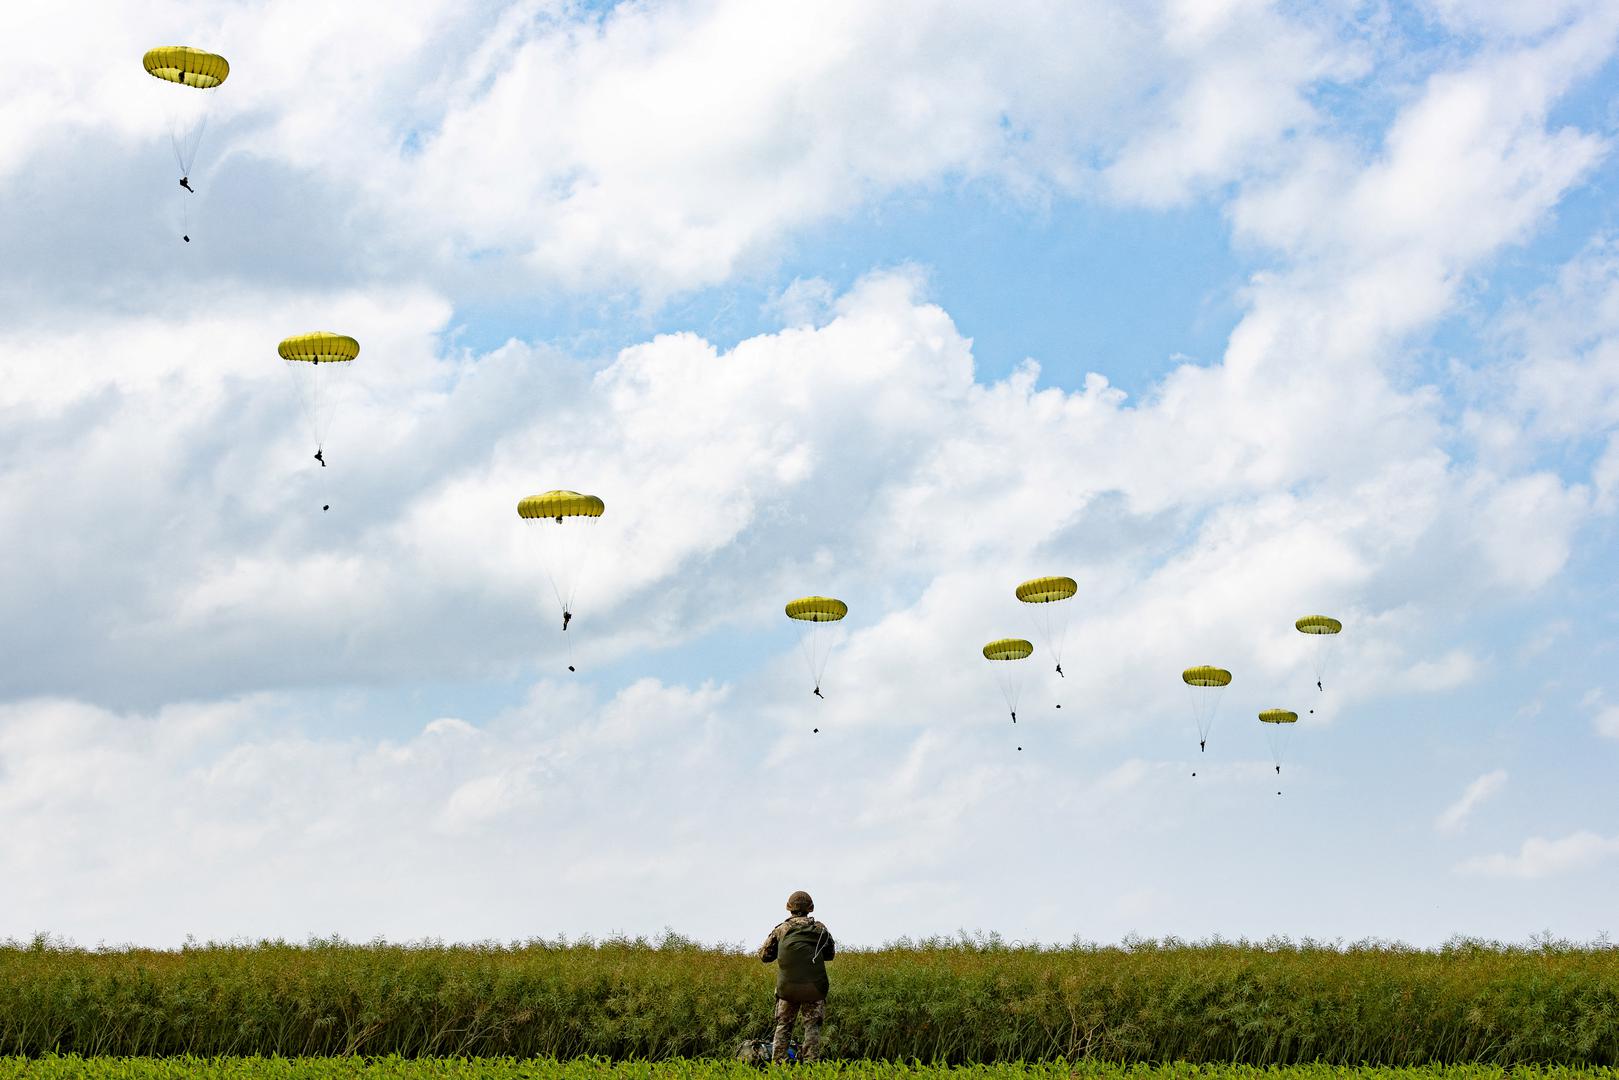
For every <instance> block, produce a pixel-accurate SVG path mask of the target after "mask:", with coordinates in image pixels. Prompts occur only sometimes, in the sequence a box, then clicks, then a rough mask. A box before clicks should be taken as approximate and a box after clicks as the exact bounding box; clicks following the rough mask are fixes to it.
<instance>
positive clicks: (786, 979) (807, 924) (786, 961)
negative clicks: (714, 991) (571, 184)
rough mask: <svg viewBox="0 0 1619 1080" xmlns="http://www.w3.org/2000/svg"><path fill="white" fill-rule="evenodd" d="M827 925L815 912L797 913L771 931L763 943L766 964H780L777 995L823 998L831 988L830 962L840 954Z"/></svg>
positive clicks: (803, 999) (797, 998)
mask: <svg viewBox="0 0 1619 1080" xmlns="http://www.w3.org/2000/svg"><path fill="white" fill-rule="evenodd" d="M837 948H838V947H837V943H836V942H835V941H833V940H832V932H831V931H830V930H828V929H827V928H826V924H825V923H822V922H817V921H816V920H815V917H814V916H812V915H793V916H791V917H789V918H787V919H785V920H784V921H782V922H781V923H778V924H777V926H776V928H775V929H774V930H772V931H770V936H769V937H767V938H765V943H764V944H763V945H761V946H759V960H760V961H761V962H762V963H766V964H768V963H770V962H772V961H775V963H776V996H777V997H778V998H781V999H782V1000H783V1001H798V1002H807V1001H821V1000H822V999H824V998H825V997H826V994H827V990H828V989H829V988H830V983H828V981H827V978H826V962H827V961H828V960H831V959H832V958H833V957H834V956H836V955H837Z"/></svg>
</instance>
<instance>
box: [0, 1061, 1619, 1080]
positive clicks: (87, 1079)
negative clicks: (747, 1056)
mask: <svg viewBox="0 0 1619 1080" xmlns="http://www.w3.org/2000/svg"><path fill="white" fill-rule="evenodd" d="M766 1071H767V1070H761V1069H759V1068H756V1067H754V1066H750V1065H742V1064H740V1063H736V1062H723V1061H686V1060H676V1061H665V1062H634V1061H624V1062H611V1061H607V1060H605V1059H600V1058H575V1059H573V1060H571V1061H557V1060H554V1059H544V1058H540V1059H528V1060H519V1059H514V1058H426V1059H414V1060H412V1059H407V1058H398V1057H392V1058H381V1059H370V1060H361V1059H357V1058H78V1057H53V1058H43V1059H34V1060H28V1059H24V1058H0V1080H13V1078H15V1080H24V1078H28V1080H67V1078H69V1077H72V1078H76V1080H182V1078H195V1080H339V1078H347V1077H355V1078H358V1080H368V1078H375V1080H385V1078H386V1080H523V1078H527V1077H555V1078H557V1080H756V1078H757V1077H759V1076H760V1075H762V1074H763V1073H765V1072H766ZM768 1072H770V1073H773V1074H775V1075H783V1076H792V1077H794V1078H795V1080H823V1078H824V1080H832V1078H834V1077H837V1078H841V1080H1174V1078H1179V1077H1185V1078H1187V1080H1192V1078H1200V1080H1260V1078H1264V1080H1334V1078H1337V1077H1362V1078H1366V1080H1494V1078H1496V1077H1514V1078H1526V1080H1527V1078H1530V1077H1539V1078H1543V1080H1574V1078H1575V1077H1608V1078H1612V1077H1619V1071H1615V1070H1613V1069H1601V1068H1596V1069H1581V1068H1570V1067H1567V1066H1552V1067H1549V1068H1540V1067H1537V1066H1525V1067H1520V1068H1516V1069H1510V1070H1509V1069H1507V1068H1504V1067H1501V1066H1489V1065H1453V1066H1434V1067H1430V1068H1411V1069H1398V1068H1380V1067H1376V1066H1367V1067H1353V1068H1343V1067H1339V1066H1332V1065H1299V1066H1283V1067H1281V1068H1280V1069H1277V1068H1260V1067H1257V1066H1252V1065H1187V1064H1175V1065H1109V1064H1102V1063H1098V1062H1082V1063H1079V1064H1074V1065H1070V1064H1067V1063H1063V1062H1049V1063H1045V1064H1038V1065H962V1066H949V1065H915V1064H913V1065H906V1064H899V1063H894V1062H871V1061H857V1062H847V1063H843V1062H839V1063H823V1064H819V1065H802V1066H794V1067H793V1068H792V1071H791V1072H790V1073H786V1072H782V1073H776V1072H775V1070H768Z"/></svg>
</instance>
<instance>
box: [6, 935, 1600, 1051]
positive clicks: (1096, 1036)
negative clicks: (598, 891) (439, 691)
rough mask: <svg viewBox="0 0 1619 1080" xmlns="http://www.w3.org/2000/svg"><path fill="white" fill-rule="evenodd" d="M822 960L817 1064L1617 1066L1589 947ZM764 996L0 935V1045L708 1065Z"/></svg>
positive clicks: (683, 953) (990, 950)
mask: <svg viewBox="0 0 1619 1080" xmlns="http://www.w3.org/2000/svg"><path fill="white" fill-rule="evenodd" d="M831 971H832V980H833V981H832V997H831V999H830V1002H829V1007H828V1022H827V1026H826V1029H825V1031H826V1036H825V1042H824V1044H823V1054H824V1056H826V1057H828V1058H836V1059H843V1060H846V1061H848V1060H862V1059H864V1060H888V1061H901V1062H903V1061H913V1060H919V1061H922V1062H932V1063H949V1064H958V1065H959V1064H989V1063H1002V1062H1013V1063H1016V1062H1055V1061H1058V1060H1062V1061H1068V1062H1073V1061H1087V1062H1095V1063H1138V1062H1146V1063H1151V1062H1191V1063H1199V1062H1207V1063H1222V1064H1226V1065H1231V1064H1243V1065H1254V1066H1268V1065H1294V1064H1309V1063H1320V1064H1328V1065H1339V1066H1344V1065H1362V1064H1366V1065H1388V1066H1427V1065H1430V1064H1434V1063H1441V1064H1484V1065H1503V1066H1504V1065H1514V1066H1516V1065H1524V1064H1540V1065H1559V1064H1562V1065H1582V1066H1593V1065H1600V1066H1612V1065H1615V1064H1619V950H1610V949H1607V948H1603V947H1576V946H1572V945H1567V944H1562V943H1555V942H1544V943H1540V944H1537V945H1533V946H1529V947H1508V946H1501V945H1492V944H1484V943H1478V942H1460V941H1459V942H1456V943H1453V944H1451V945H1449V946H1447V947H1445V948H1443V949H1440V950H1435V951H1421V950H1415V949H1410V948H1404V947H1399V946H1389V945H1383V944H1362V945H1353V946H1346V947H1341V948H1339V947H1330V946H1324V945H1318V944H1312V943H1303V944H1292V943H1288V942H1269V943H1265V944H1249V943H1219V942H1215V943H1203V944H1186V943H1179V942H1174V941H1170V942H1151V941H1135V942H1130V943H1128V944H1126V945H1124V946H1110V947H1100V946H1087V945H1074V946H1071V947H1065V948H1038V947H1025V946H1020V945H1012V944H1007V943H1004V942H1001V941H999V940H998V939H995V938H993V937H990V938H964V939H961V940H943V941H924V942H901V943H898V944H893V945H889V946H885V947H883V948H879V949H871V950H864V951H862V950H853V949H851V950H847V951H845V950H841V949H840V951H839V953H838V958H837V960H836V961H835V962H834V963H833V965H832V967H831ZM772 986H773V981H772V972H771V970H770V969H769V968H767V967H765V966H764V965H762V964H759V963H758V962H757V961H756V960H755V959H753V958H752V957H751V956H749V955H747V954H746V953H744V952H742V951H741V950H740V949H714V948H704V947H700V946H697V945H695V944H693V943H691V942H689V941H685V940H683V939H681V938H679V937H677V936H675V935H672V934H670V935H666V936H665V937H664V938H662V939H660V940H657V941H646V940H639V939H637V940H609V941H604V942H599V943H598V942H590V941H581V942H571V943H570V942H565V941H554V942H551V941H531V942H528V943H523V944H516V945H510V946H501V945H473V946H448V945H440V944H435V943H424V944H415V945H409V946H405V945H387V944H371V945H355V944H348V943H344V942H341V941H335V940H334V941H316V942H312V943H310V944H307V945H290V944H285V943H280V942H262V943H258V944H251V945H249V944H237V945H231V944H224V945H220V944H209V945H197V946H191V947H187V948H184V949H180V950H176V951H150V950H139V949H99V950H84V949H77V948H70V947H66V946H62V945H60V944H57V943H53V942H51V941H49V940H47V939H43V938H41V939H36V940H35V941H33V942H12V943H8V944H5V945H3V946H0V1055H20V1056H25V1057H38V1056H41V1055H47V1054H52V1053H57V1054H79V1055H86V1056H116V1057H133V1056H146V1057H176V1056H180V1055H199V1056H202V1057H215V1056H243V1055H262V1056H265V1057H270V1056H282V1057H304V1056H310V1057H325V1056H334V1055H338V1056H340V1055H360V1056H365V1057H374V1056H380V1057H385V1056H387V1055H401V1056H403V1057H406V1058H422V1057H439V1058H455V1057H476V1058H501V1057H511V1058H520V1059H522V1058H535V1057H540V1058H554V1059H561V1060H569V1059H575V1058H586V1059H588V1058H595V1059H609V1060H618V1061H640V1062H646V1061H659V1060H666V1059H668V1060H673V1059H689V1058H710V1059H723V1058H727V1057H729V1056H730V1055H732V1054H733V1053H734V1051H735V1048H736V1046H737V1044H738V1043H739V1042H740V1041H741V1040H742V1039H744V1038H752V1037H759V1036H763V1035H765V1034H766V1033H768V1031H769V1028H770V1009H771V990H772ZM434 1067H440V1066H434ZM442 1067H443V1068H449V1067H450V1066H448V1065H445V1066H442ZM512 1067H513V1068H516V1066H512ZM573 1067H574V1066H572V1065H570V1066H569V1068H573ZM578 1067H579V1068H587V1069H588V1068H595V1069H600V1068H603V1067H604V1066H602V1065H601V1064H600V1061H597V1062H596V1063H595V1064H588V1063H587V1064H584V1065H580V1066H578ZM635 1067H636V1068H641V1069H645V1068H646V1067H647V1066H646V1065H644V1064H642V1065H638V1066H635ZM671 1067H674V1066H671ZM680 1067H682V1068H686V1067H691V1068H696V1066H687V1065H681V1066H680ZM3 1075H5V1074H4V1073H0V1076H3ZM41 1075H45V1074H41ZM129 1075H131V1076H137V1075H140V1076H144V1075H158V1074H147V1073H130V1074H129ZM175 1075H180V1074H175ZM219 1075H236V1074H233V1073H220V1074H219ZM242 1075H250V1074H242ZM251 1075H258V1074H251ZM266 1075H271V1074H266ZM273 1075H295V1074H292V1073H287V1074H279V1073H277V1074H273ZM310 1075H323V1076H324V1075H327V1074H324V1073H321V1074H310ZM385 1075H392V1074H385ZM398 1075H401V1076H404V1075H413V1074H408V1073H399V1074H398ZM430 1075H452V1074H450V1073H443V1074H439V1073H433V1074H430ZM455 1075H459V1074H455ZM491 1075H528V1074H523V1073H513V1072H508V1073H496V1074H491ZM570 1075H572V1074H570ZM579 1075H585V1074H583V1073H582V1074H579ZM590 1075H595V1073H590ZM637 1075H641V1074H637ZM657 1075H677V1074H666V1073H661V1072H660V1073H658V1074H657ZM692 1075H698V1074H695V1073H694V1074H692ZM703 1075H707V1074H703ZM873 1075H876V1074H873ZM883 1075H888V1074H883ZM896 1075H897V1074H896ZM1040 1075H1044V1074H1040ZM1082 1075H1083V1074H1082ZM1097 1075H1099V1076H1100V1075H1114V1074H1112V1073H1098V1074H1097ZM1185 1075H1190V1074H1185ZM1209 1075H1216V1074H1209ZM1218 1075H1227V1074H1225V1073H1221V1074H1218ZM1232 1075H1240V1074H1232ZM1323 1075H1324V1074H1323ZM1457 1075H1461V1074H1457ZM1466 1075H1475V1074H1472V1073H1468V1074H1466ZM1478 1075H1494V1074H1492V1073H1485V1074H1478Z"/></svg>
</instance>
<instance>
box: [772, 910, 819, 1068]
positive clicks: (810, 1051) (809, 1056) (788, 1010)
mask: <svg viewBox="0 0 1619 1080" xmlns="http://www.w3.org/2000/svg"><path fill="white" fill-rule="evenodd" d="M803 928H809V929H813V930H815V931H817V932H818V934H819V935H820V936H821V938H822V939H823V943H821V944H819V945H818V947H817V950H816V956H817V957H818V961H819V962H818V963H817V964H816V965H815V967H816V970H815V971H814V972H800V973H796V975H797V977H796V978H795V977H794V975H795V973H790V972H788V971H786V970H785V969H783V970H781V971H779V972H778V973H777V978H776V1030H775V1039H774V1042H773V1044H772V1046H771V1058H772V1060H774V1061H786V1060H787V1043H788V1041H789V1040H790V1039H791V1038H792V1033H793V1021H794V1020H795V1019H797V1018H798V1017H800V1016H801V1017H803V1018H804V1045H803V1055H802V1060H804V1061H814V1060H815V1057H816V1054H817V1052H818V1051H819V1050H820V1045H821V1021H822V1020H824V1019H825V1018H826V994H827V990H828V984H827V981H826V968H825V966H824V965H825V961H827V960H831V959H832V958H833V957H834V956H835V955H836V953H837V944H836V943H835V942H834V941H833V940H832V933H831V931H829V930H827V928H826V924H825V923H822V922H818V921H817V920H815V919H813V918H811V917H810V916H809V915H800V914H794V915H792V916H790V917H788V918H787V919H785V920H784V921H782V922H781V923H779V924H777V926H776V928H775V929H774V930H772V931H770V936H769V937H767V938H765V943H764V944H763V945H761V946H759V959H760V960H761V961H762V962H764V963H766V964H769V963H772V962H773V961H775V960H776V958H777V952H778V949H779V948H780V946H781V941H782V938H783V937H785V936H786V935H787V934H788V933H789V932H791V931H793V930H797V929H803Z"/></svg>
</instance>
